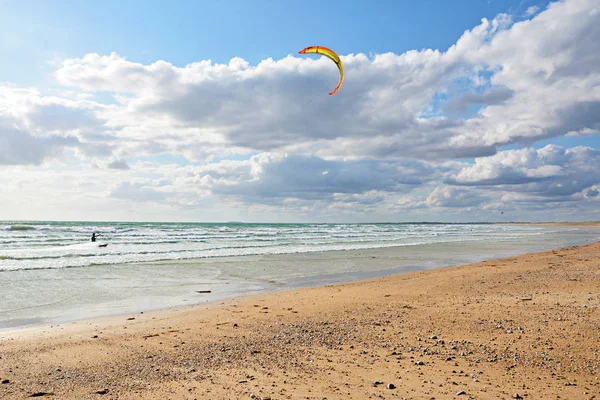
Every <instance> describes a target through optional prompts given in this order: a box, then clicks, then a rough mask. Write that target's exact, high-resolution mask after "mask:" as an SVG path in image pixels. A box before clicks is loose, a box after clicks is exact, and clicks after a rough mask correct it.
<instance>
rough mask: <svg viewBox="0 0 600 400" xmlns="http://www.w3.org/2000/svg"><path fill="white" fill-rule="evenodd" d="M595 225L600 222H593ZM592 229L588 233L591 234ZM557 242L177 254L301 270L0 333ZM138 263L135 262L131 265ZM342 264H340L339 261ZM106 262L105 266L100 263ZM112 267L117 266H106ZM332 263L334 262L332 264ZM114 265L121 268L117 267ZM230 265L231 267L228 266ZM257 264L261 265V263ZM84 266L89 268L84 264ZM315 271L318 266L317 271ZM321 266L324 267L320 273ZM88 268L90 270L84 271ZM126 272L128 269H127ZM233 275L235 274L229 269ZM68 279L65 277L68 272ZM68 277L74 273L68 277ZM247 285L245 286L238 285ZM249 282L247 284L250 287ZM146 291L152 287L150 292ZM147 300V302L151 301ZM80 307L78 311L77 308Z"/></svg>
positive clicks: (7, 323) (8, 326)
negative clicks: (230, 254) (237, 254)
mask: <svg viewBox="0 0 600 400" xmlns="http://www.w3.org/2000/svg"><path fill="white" fill-rule="evenodd" d="M598 226H599V227H600V224H599V225H598ZM576 228H582V229H584V228H589V226H587V225H586V226H576ZM593 231H594V229H591V230H590V231H589V232H587V231H584V232H587V233H586V234H583V235H581V236H580V235H579V234H576V235H574V236H573V237H571V238H570V239H569V240H567V239H565V238H562V240H561V241H562V243H560V245H561V246H570V245H579V244H585V243H588V242H589V241H590V240H596V238H597V236H596V235H595V232H593ZM590 232H592V234H590ZM555 245H556V244H554V243H552V242H549V243H542V242H540V243H537V244H536V245H533V246H532V245H531V244H527V242H524V241H522V240H519V239H515V240H510V239H504V240H503V241H502V242H499V244H491V243H487V242H478V241H464V242H463V241H458V242H453V241H446V242H434V243H429V244H415V245H401V246H391V247H379V248H368V249H358V250H329V251H316V252H308V253H299V254H293V253H292V254H272V255H258V256H252V255H248V256H240V257H221V258H219V259H218V260H216V259H211V258H207V259H198V260H193V259H190V260H182V261H181V262H173V263H172V264H173V265H174V266H176V265H178V266H179V268H178V271H179V272H178V273H186V274H188V275H189V276H190V278H191V279H193V275H191V274H190V273H189V271H186V270H185V269H181V268H184V266H185V265H189V266H192V267H193V268H205V266H207V265H210V264H213V263H215V262H218V263H224V264H231V265H237V267H236V268H240V266H243V265H244V264H246V263H252V264H253V265H260V264H262V265H264V267H265V270H268V269H271V268H273V266H276V265H277V264H286V265H287V266H288V267H289V266H293V269H295V270H298V271H300V270H302V271H303V273H302V274H301V275H300V276H298V277H292V276H288V277H287V278H285V279H283V280H281V279H276V278H275V279H271V277H268V276H255V277H254V278H250V280H249V281H247V282H246V281H244V278H242V275H240V276H239V277H238V278H239V279H238V280H237V281H234V280H232V281H231V282H230V281H229V280H228V281H226V284H221V285H219V284H216V285H215V284H214V283H213V284H210V285H208V286H206V285H202V284H199V285H194V284H192V285H187V286H181V287H179V286H178V287H177V291H174V292H172V293H171V297H164V298H162V299H158V300H157V298H151V297H150V298H151V299H152V301H148V300H147V299H145V298H139V299H137V302H135V301H134V300H136V298H132V299H131V300H129V299H126V301H124V302H123V301H122V302H115V303H113V304H110V303H98V304H88V305H87V306H88V307H90V308H89V309H88V311H85V308H82V307H80V308H79V311H78V312H77V311H74V310H70V309H68V310H66V311H65V312H68V314H67V313H65V314H63V315H62V316H60V317H57V316H56V315H57V311H56V310H52V311H53V313H52V314H50V315H45V316H39V315H44V313H43V312H41V313H40V311H42V310H38V311H37V314H36V315H38V317H36V318H35V319H34V318H30V317H25V316H24V317H22V318H21V319H19V318H15V319H14V320H11V319H6V320H4V321H3V320H0V335H1V334H3V333H10V332H11V331H23V330H24V329H29V328H33V329H35V328H43V327H48V326H51V325H52V326H56V325H65V324H68V323H71V322H77V321H90V320H91V321H94V320H98V319H102V318H111V317H119V316H124V315H135V314H139V313H140V312H146V313H148V312H154V311H160V310H172V309H177V308H180V307H182V308H186V307H189V306H194V305H201V306H202V305H207V304H214V303H217V302H220V301H228V300H231V299H234V298H240V297H246V296H252V295H256V294H268V293H276V292H279V291H285V290H293V289H300V288H310V287H317V286H323V285H325V284H327V285H331V284H342V283H351V282H357V281H362V280H370V279H373V278H381V277H385V276H389V275H396V274H404V273H410V272H415V271H421V270H430V269H437V268H446V267H449V266H455V265H462V264H469V263H474V262H478V261H484V260H486V259H490V258H498V257H508V256H517V255H521V254H525V253H528V252H535V251H543V250H548V249H551V248H553V247H554V246H555ZM164 263H165V262H164V261H159V262H151V263H135V264H124V265H123V266H122V268H128V269H129V268H138V269H139V268H143V269H146V268H148V271H146V272H142V271H141V270H140V271H138V273H146V274H157V275H161V274H160V271H159V270H158V269H157V268H159V267H160V266H161V265H163V264H164ZM136 265H137V267H136ZM340 266H343V267H340ZM101 267H102V268H105V267H106V266H101ZM109 267H110V268H111V269H112V270H114V271H115V273H116V269H115V268H116V267H119V266H109ZM332 267H333V268H332ZM120 268H121V267H119V270H120V271H121V272H122V270H121V269H120ZM229 268H230V267H229ZM261 269H262V268H261ZM75 271H76V270H66V271H64V273H70V274H72V273H73V272H75ZM86 271H88V270H86ZM316 271H319V272H318V273H317V272H316ZM321 271H329V273H323V272H321ZM86 273H88V274H89V272H86ZM130 275H131V274H130ZM234 276H235V275H234ZM67 279H68V278H67ZM71 279H73V278H71ZM243 285H246V289H242V287H243ZM248 285H250V286H251V287H250V288H249V287H248ZM199 289H205V290H206V289H210V291H211V293H209V294H197V293H196V290H199ZM149 295H150V296H151V295H152V293H149ZM151 303H152V304H151ZM82 310H83V311H82Z"/></svg>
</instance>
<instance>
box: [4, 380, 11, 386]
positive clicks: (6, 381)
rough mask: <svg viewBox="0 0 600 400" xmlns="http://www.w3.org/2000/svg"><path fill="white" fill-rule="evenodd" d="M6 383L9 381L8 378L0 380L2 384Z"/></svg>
mask: <svg viewBox="0 0 600 400" xmlns="http://www.w3.org/2000/svg"><path fill="white" fill-rule="evenodd" d="M7 383H10V381H9V380H8V379H4V380H2V384H4V385H6V384H7Z"/></svg>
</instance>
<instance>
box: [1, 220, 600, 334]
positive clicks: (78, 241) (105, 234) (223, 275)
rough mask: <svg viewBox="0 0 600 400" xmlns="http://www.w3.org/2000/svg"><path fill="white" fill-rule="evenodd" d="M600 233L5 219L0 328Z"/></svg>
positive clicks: (467, 258) (456, 260)
mask: <svg viewBox="0 0 600 400" xmlns="http://www.w3.org/2000/svg"><path fill="white" fill-rule="evenodd" d="M93 232H96V233H97V234H99V236H98V239H97V241H96V242H91V240H90V238H91V235H92V233H93ZM599 237H600V230H597V229H593V228H590V229H586V228H576V227H559V226H541V225H518V224H436V223H414V224H409V223H406V224H392V223H389V224H244V223H129V222H18V221H4V222H0V329H14V328H20V327H24V326H29V325H40V324H57V323H64V322H68V321H74V320H80V319H87V318H92V317H101V316H109V315H120V314H127V313H136V312H142V311H147V310H154V309H159V308H167V307H172V306H181V305H185V304H199V303H204V302H212V301H218V300H222V299H228V298H235V297H238V296H244V295H249V294H256V293H264V292H269V291H277V290H284V289H291V288H297V287H307V286H316V285H324V284H333V283H341V282H348V281H353V280H358V279H367V278H373V277H379V276H385V275H390V274H395V273H402V272H409V271H417V270H423V269H431V268H440V267H446V266H451V265H459V264H463V263H469V262H475V261H480V260H484V259H489V258H493V257H503V256H511V255H518V254H523V253H527V252H532V251H540V250H546V249H551V248H556V247H562V246H569V245H576V244H583V243H587V242H590V241H595V240H598V238H599ZM101 244H106V245H107V246H106V247H99V245H101Z"/></svg>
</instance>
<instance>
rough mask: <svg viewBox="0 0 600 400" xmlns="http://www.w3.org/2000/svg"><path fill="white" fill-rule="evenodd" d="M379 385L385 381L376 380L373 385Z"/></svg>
mask: <svg viewBox="0 0 600 400" xmlns="http://www.w3.org/2000/svg"><path fill="white" fill-rule="evenodd" d="M379 385H383V382H381V381H375V383H374V384H373V387H377V386H379Z"/></svg>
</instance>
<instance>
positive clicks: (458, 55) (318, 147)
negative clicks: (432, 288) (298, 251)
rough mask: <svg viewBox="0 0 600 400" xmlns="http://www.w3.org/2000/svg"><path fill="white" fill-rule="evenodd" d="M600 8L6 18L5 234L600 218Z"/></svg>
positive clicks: (192, 7) (286, 9)
mask: <svg viewBox="0 0 600 400" xmlns="http://www.w3.org/2000/svg"><path fill="white" fill-rule="evenodd" d="M597 7H598V5H597V3H596V2H595V0H560V1H556V2H550V1H547V0H545V1H536V0H518V1H517V0H506V1H500V0H469V1H452V2H450V1H442V0H438V1H433V0H425V1H401V0H397V1H392V0H382V1H378V2H370V1H337V0H336V1H326V2H321V1H317V0H308V1H296V0H290V1H283V0H281V1H242V0H235V1H204V2H202V1H179V2H166V1H127V2H122V1H85V2H83V1H54V2H39V1H29V0H27V1H13V0H10V1H9V0H4V1H0V35H1V37H2V40H1V41H0V57H1V58H2V60H4V62H3V63H1V64H0V143H2V144H3V145H2V146H1V148H0V170H2V172H3V174H2V176H1V177H0V185H2V186H3V187H4V188H6V190H7V191H8V192H10V193H11V196H9V197H5V198H0V219H15V218H17V219H104V220H188V221H219V220H225V221H227V220H246V221H249V222H259V221H269V222H271V221H290V222H295V221H298V222H309V221H317V222H318V221H391V222H393V221H414V220H418V221H427V220H435V221H478V220H482V221H488V220H496V219H498V218H501V219H504V220H507V219H511V220H555V219H564V220H573V219H578V220H581V219H600V211H599V210H600V207H598V205H600V203H599V200H600V196H598V193H600V177H596V176H597V175H598V174H597V170H599V169H600V93H599V92H598V87H600V86H599V85H600V84H599V83H598V82H600V67H599V65H600V13H599V12H598V10H597ZM309 45H323V46H327V47H330V48H332V49H334V50H336V51H337V52H338V53H339V54H340V56H342V59H343V62H344V65H345V70H346V80H345V81H344V85H343V86H342V88H341V90H340V91H339V92H338V93H336V94H335V95H334V96H328V95H327V92H328V91H329V90H331V89H333V87H335V84H336V79H337V70H336V68H335V66H334V65H333V64H332V63H331V62H330V61H329V60H327V59H325V58H321V57H319V56H314V55H311V56H305V55H299V54H298V51H299V50H300V49H302V48H303V47H306V46H309ZM207 60H211V63H209V62H208V61H207ZM242 60H243V61H242ZM269 60H270V61H269ZM246 63H247V64H246ZM503 212H504V213H503ZM501 215H502V216H503V217H500V216H501Z"/></svg>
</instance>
